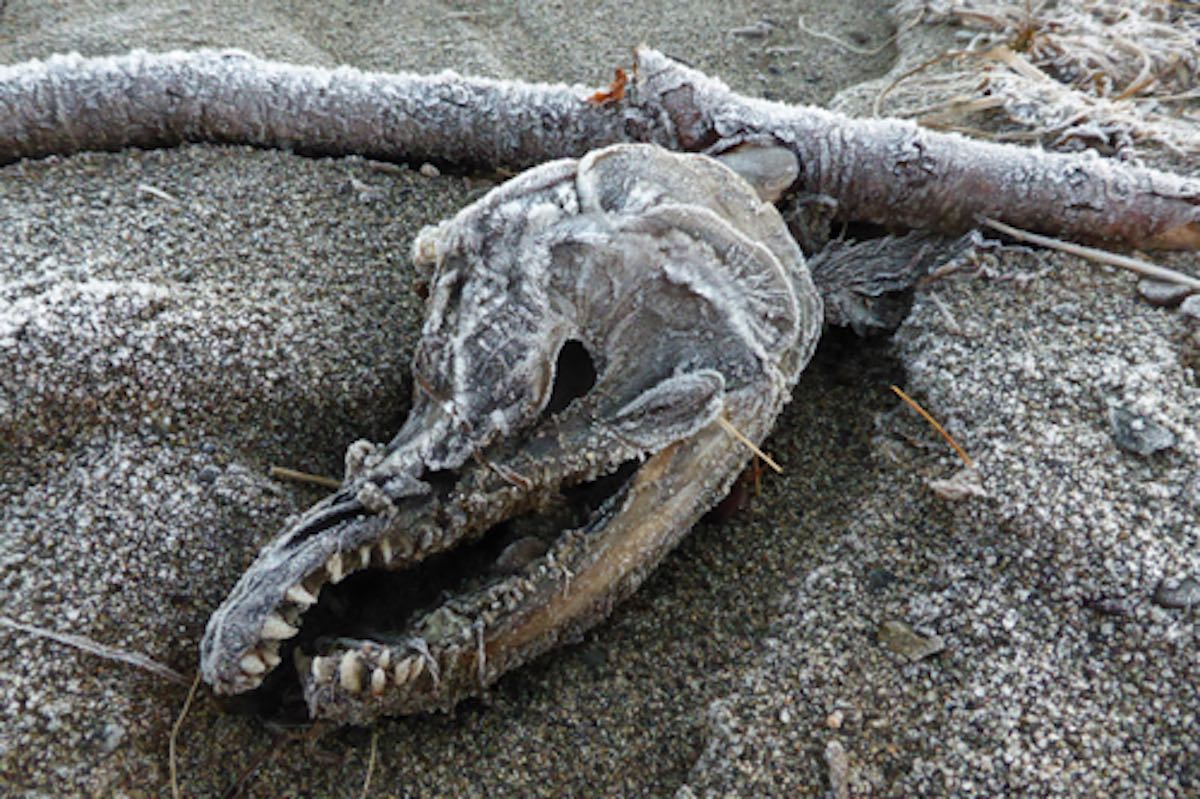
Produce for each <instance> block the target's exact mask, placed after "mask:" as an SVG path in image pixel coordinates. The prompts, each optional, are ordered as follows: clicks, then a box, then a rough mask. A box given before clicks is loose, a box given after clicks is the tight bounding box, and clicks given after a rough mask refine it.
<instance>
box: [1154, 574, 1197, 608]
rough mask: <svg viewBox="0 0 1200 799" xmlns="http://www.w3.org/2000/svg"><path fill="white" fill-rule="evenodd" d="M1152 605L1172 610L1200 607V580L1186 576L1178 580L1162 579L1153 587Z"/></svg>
mask: <svg viewBox="0 0 1200 799" xmlns="http://www.w3.org/2000/svg"><path fill="white" fill-rule="evenodd" d="M1153 599H1154V604H1156V605H1158V606H1159V607H1163V608H1170V609H1172V610H1183V609H1186V608H1192V607H1195V606H1197V605H1200V580H1197V579H1196V578H1195V577H1192V576H1188V577H1184V578H1182V579H1179V580H1168V579H1167V578H1165V577H1164V578H1163V579H1161V580H1159V581H1158V585H1156V586H1155V587H1154V596H1153Z"/></svg>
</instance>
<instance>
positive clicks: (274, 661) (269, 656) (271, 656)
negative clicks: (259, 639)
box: [261, 649, 282, 669]
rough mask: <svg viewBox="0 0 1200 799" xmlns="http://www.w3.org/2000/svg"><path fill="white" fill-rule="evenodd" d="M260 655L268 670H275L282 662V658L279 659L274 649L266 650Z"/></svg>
mask: <svg viewBox="0 0 1200 799" xmlns="http://www.w3.org/2000/svg"><path fill="white" fill-rule="evenodd" d="M261 654H262V659H263V660H264V661H265V662H266V664H267V668H268V669H273V668H275V667H276V666H278V665H279V663H280V662H281V661H282V658H280V657H279V653H278V652H276V651H275V650H274V649H268V650H266V651H264V652H262V653H261Z"/></svg>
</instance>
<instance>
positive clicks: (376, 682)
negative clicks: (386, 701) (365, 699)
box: [371, 668, 387, 696]
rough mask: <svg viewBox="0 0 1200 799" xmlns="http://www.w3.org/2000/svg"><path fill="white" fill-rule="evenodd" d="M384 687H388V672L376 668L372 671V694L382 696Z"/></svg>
mask: <svg viewBox="0 0 1200 799" xmlns="http://www.w3.org/2000/svg"><path fill="white" fill-rule="evenodd" d="M384 688H387V672H385V671H384V670H383V669H380V668H376V669H375V670H374V671H372V672H371V696H381V695H382V694H383V689H384Z"/></svg>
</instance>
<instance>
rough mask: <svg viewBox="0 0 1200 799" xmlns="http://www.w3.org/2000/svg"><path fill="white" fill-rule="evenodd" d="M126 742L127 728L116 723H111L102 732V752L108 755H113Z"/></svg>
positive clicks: (100, 738) (100, 739)
mask: <svg viewBox="0 0 1200 799" xmlns="http://www.w3.org/2000/svg"><path fill="white" fill-rule="evenodd" d="M124 740H125V727H123V726H122V725H120V724H118V723H116V722H112V721H110V722H108V723H107V724H105V725H104V727H103V728H102V729H101V730H100V736H99V745H100V752H101V753H102V754H106V755H108V754H112V753H113V752H115V751H116V749H117V747H118V746H120V745H121V743H122V742H123V741H124Z"/></svg>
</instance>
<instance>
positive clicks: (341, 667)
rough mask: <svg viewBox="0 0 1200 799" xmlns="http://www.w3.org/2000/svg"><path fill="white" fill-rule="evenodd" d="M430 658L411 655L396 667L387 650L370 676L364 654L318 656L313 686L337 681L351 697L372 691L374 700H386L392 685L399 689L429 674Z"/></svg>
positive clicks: (311, 666)
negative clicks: (376, 697)
mask: <svg viewBox="0 0 1200 799" xmlns="http://www.w3.org/2000/svg"><path fill="white" fill-rule="evenodd" d="M427 657H428V656H427V655H423V654H417V655H410V656H409V657H406V658H404V659H402V660H400V661H399V662H398V663H396V665H395V667H394V668H393V667H392V653H391V652H390V651H388V650H386V649H385V650H383V651H382V652H381V653H380V654H379V656H378V658H377V660H376V662H375V664H374V666H373V667H371V668H370V670H369V671H370V673H369V674H368V664H367V663H366V662H365V661H364V660H363V656H362V653H360V652H356V651H353V650H352V651H349V652H343V653H342V654H341V655H340V656H339V655H329V656H318V657H315V658H313V659H312V663H311V664H309V674H311V675H312V679H313V682H315V683H327V682H331V681H332V680H333V678H334V677H335V676H336V677H337V683H338V686H339V687H340V688H341V689H342V690H343V691H346V692H347V693H352V694H360V693H363V691H369V692H370V694H371V695H372V696H382V695H383V693H384V691H386V690H387V687H388V684H389V682H390V683H392V684H394V685H395V686H396V687H397V688H402V687H403V686H405V685H407V684H409V683H410V682H413V681H415V680H416V679H417V678H418V677H420V676H421V675H422V674H424V673H425V661H426V659H427Z"/></svg>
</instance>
